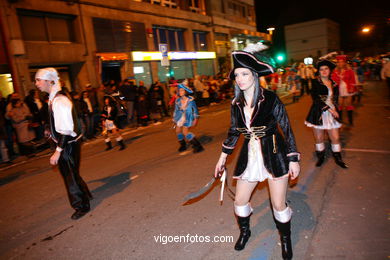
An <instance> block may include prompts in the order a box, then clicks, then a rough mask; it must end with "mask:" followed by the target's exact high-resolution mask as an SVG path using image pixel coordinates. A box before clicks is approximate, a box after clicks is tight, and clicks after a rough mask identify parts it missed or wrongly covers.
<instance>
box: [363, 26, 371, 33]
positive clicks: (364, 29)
mask: <svg viewBox="0 0 390 260" xmlns="http://www.w3.org/2000/svg"><path fill="white" fill-rule="evenodd" d="M370 31H371V29H370V28H369V27H363V29H362V33H369V32H370Z"/></svg>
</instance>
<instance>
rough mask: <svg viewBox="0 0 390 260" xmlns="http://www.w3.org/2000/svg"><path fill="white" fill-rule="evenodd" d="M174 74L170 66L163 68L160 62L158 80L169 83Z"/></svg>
mask: <svg viewBox="0 0 390 260" xmlns="http://www.w3.org/2000/svg"><path fill="white" fill-rule="evenodd" d="M171 77H174V74H173V73H171V68H170V66H161V62H158V80H159V81H161V82H168V81H169V79H170V78H171Z"/></svg>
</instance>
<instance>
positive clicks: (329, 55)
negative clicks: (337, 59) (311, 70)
mask: <svg viewBox="0 0 390 260" xmlns="http://www.w3.org/2000/svg"><path fill="white" fill-rule="evenodd" d="M334 55H337V52H336V51H334V52H331V53H328V54H326V55H324V56H322V57H320V58H319V60H326V59H328V58H330V57H332V56H334Z"/></svg>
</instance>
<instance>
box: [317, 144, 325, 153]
mask: <svg viewBox="0 0 390 260" xmlns="http://www.w3.org/2000/svg"><path fill="white" fill-rule="evenodd" d="M323 150H325V144H324V143H319V144H316V151H318V152H322V151H323Z"/></svg>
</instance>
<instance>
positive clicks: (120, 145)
mask: <svg viewBox="0 0 390 260" xmlns="http://www.w3.org/2000/svg"><path fill="white" fill-rule="evenodd" d="M116 141H117V142H118V144H119V151H122V150H124V149H125V148H126V145H125V143H124V142H123V139H122V137H121V138H120V139H116Z"/></svg>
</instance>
